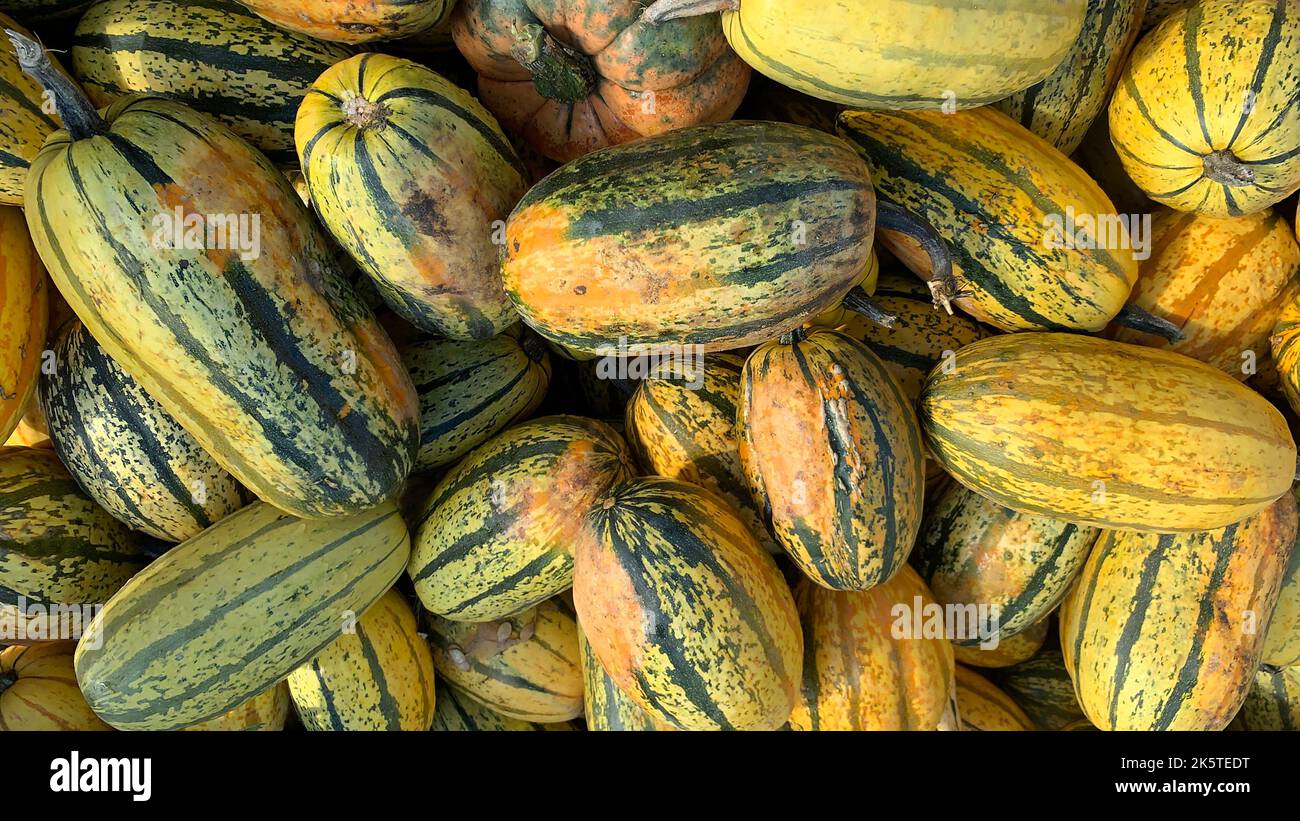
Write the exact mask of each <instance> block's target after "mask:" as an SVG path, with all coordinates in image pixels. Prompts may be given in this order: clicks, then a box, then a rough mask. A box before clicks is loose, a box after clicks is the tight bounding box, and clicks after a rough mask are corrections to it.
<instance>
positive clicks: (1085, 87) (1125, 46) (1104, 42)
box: [994, 0, 1147, 154]
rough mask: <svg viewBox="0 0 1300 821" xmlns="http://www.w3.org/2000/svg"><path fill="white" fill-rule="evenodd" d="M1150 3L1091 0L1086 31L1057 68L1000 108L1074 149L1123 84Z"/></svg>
mask: <svg viewBox="0 0 1300 821" xmlns="http://www.w3.org/2000/svg"><path fill="white" fill-rule="evenodd" d="M1146 5H1147V0H1088V10H1087V12H1086V13H1085V15H1084V18H1083V30H1082V31H1081V32H1079V36H1078V38H1076V39H1075V41H1074V45H1072V46H1071V47H1070V51H1069V53H1068V54H1066V56H1065V59H1064V60H1062V61H1061V63H1060V65H1058V66H1057V67H1056V70H1055V71H1053V72H1052V73H1051V74H1050V75H1048V77H1047V78H1046V79H1044V80H1042V81H1041V82H1039V83H1036V84H1034V85H1032V86H1030V87H1029V88H1026V89H1025V90H1024V91H1020V92H1017V93H1016V94H1013V95H1011V96H1010V97H1007V98H1006V99H1005V100H1002V101H1001V102H998V103H995V104H994V106H995V107H996V108H998V109H1001V110H1002V111H1004V112H1006V113H1007V114H1008V115H1010V116H1011V117H1012V118H1013V119H1015V120H1016V121H1017V122H1019V123H1020V124H1021V125H1023V126H1024V127H1025V128H1028V129H1029V130H1030V131H1032V132H1034V133H1035V134H1037V135H1038V136H1040V137H1042V138H1043V139H1044V140H1046V141H1047V142H1049V143H1051V144H1052V145H1053V146H1055V147H1056V148H1058V149H1060V151H1061V153H1063V154H1072V153H1074V149H1076V148H1078V147H1079V143H1081V142H1082V141H1083V135H1084V134H1085V133H1087V131H1088V126H1090V125H1092V121H1093V120H1095V119H1096V118H1097V115H1098V114H1100V113H1102V111H1104V110H1105V108H1106V103H1107V102H1108V101H1109V100H1110V95H1111V92H1112V91H1114V90H1115V84H1116V83H1118V82H1119V75H1120V71H1122V70H1123V68H1124V62H1125V61H1126V60H1127V59H1128V54H1129V50H1130V49H1132V48H1133V43H1134V42H1135V41H1136V40H1137V36H1138V27H1139V26H1140V25H1141V24H1142V13H1143V11H1144V10H1145V8H1146Z"/></svg>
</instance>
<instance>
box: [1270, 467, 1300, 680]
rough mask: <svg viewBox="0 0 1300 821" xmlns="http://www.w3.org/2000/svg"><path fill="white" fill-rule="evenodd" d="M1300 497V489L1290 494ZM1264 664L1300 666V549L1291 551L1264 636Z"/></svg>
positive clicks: (1297, 488)
mask: <svg viewBox="0 0 1300 821" xmlns="http://www.w3.org/2000/svg"><path fill="white" fill-rule="evenodd" d="M1298 493H1300V485H1297V486H1296V488H1293V489H1292V491H1291V494H1292V495H1293V496H1296V495H1297V494H1298ZM1261 658H1262V660H1263V662H1264V663H1265V664H1271V665H1274V666H1275V667H1292V666H1295V665H1300V548H1296V547H1293V548H1292V549H1291V558H1290V560H1289V561H1288V562H1287V565H1286V570H1285V571H1284V572H1283V574H1282V589H1281V591H1279V592H1278V595H1277V605H1276V606H1275V607H1274V608H1273V618H1272V619H1270V620H1269V623H1268V633H1267V634H1265V636H1264V652H1263V655H1262V656H1261Z"/></svg>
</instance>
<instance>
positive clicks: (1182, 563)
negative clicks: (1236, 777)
mask: <svg viewBox="0 0 1300 821" xmlns="http://www.w3.org/2000/svg"><path fill="white" fill-rule="evenodd" d="M1295 537H1296V503H1295V500H1294V499H1293V498H1292V497H1291V494H1289V493H1288V494H1287V495H1286V496H1284V497H1283V498H1282V499H1280V500H1278V502H1277V503H1276V504H1274V505H1272V506H1271V507H1269V508H1268V509H1266V510H1264V511H1263V512H1261V513H1259V514H1256V515H1255V516H1252V517H1250V518H1249V519H1247V520H1246V521H1244V522H1241V523H1240V524H1233V525H1229V526H1228V527H1226V528H1220V529H1217V530H1210V531H1203V532H1199V533H1185V534H1145V533H1137V532H1133V531H1108V532H1107V533H1105V534H1103V535H1102V537H1101V538H1100V539H1099V540H1098V541H1097V546H1096V547H1095V548H1094V549H1093V552H1092V555H1091V556H1089V557H1088V563H1087V565H1086V566H1085V567H1084V570H1083V574H1082V575H1081V576H1080V577H1079V582H1078V584H1077V585H1076V586H1075V588H1074V590H1073V591H1072V592H1071V593H1070V595H1069V596H1068V597H1067V598H1066V600H1065V602H1064V603H1063V604H1062V605H1061V614H1060V616H1061V649H1062V651H1063V653H1064V656H1065V664H1066V667H1067V669H1069V671H1070V677H1071V678H1072V679H1073V680H1074V687H1075V691H1076V693H1077V694H1078V696H1079V703H1080V704H1081V705H1083V710H1084V713H1085V714H1086V715H1087V717H1088V719H1089V720H1091V721H1092V723H1093V724H1095V725H1097V726H1098V727H1100V728H1101V729H1103V730H1221V729H1223V728H1224V727H1225V726H1227V724H1228V722H1229V721H1231V720H1232V717H1233V716H1234V715H1236V713H1237V710H1238V709H1239V708H1240V707H1241V703H1242V701H1243V700H1244V699H1245V697H1246V692H1247V690H1248V689H1249V688H1250V677H1251V675H1252V674H1253V672H1254V670H1255V669H1256V668H1257V667H1258V666H1259V660H1260V654H1261V652H1262V650H1263V644H1264V631H1265V629H1267V627H1268V620H1269V616H1270V614H1271V613H1272V610H1273V606H1274V604H1275V602H1276V601H1277V596H1278V588H1279V587H1280V585H1281V581H1282V574H1283V570H1284V568H1285V565H1286V560H1287V556H1288V554H1289V552H1290V550H1291V547H1292V545H1293V543H1294V541H1295Z"/></svg>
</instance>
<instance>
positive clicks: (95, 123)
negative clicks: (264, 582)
mask: <svg viewBox="0 0 1300 821" xmlns="http://www.w3.org/2000/svg"><path fill="white" fill-rule="evenodd" d="M23 53H24V57H23V59H24V61H25V63H26V64H27V65H28V66H29V67H31V70H32V71H33V72H35V73H37V74H38V75H39V76H40V78H41V81H42V82H43V83H45V84H46V85H48V86H49V87H50V88H52V89H53V90H54V97H55V100H56V103H57V104H58V106H59V108H60V111H61V112H62V113H63V118H64V121H65V122H68V123H69V129H70V130H69V131H65V132H62V133H60V134H59V135H57V136H54V137H51V139H50V140H49V141H48V142H47V143H46V145H45V148H44V149H42V151H41V154H40V156H39V157H37V159H36V161H35V162H34V163H33V165H32V169H31V173H30V175H29V177H28V180H29V183H30V184H29V185H28V187H27V196H26V207H25V209H24V210H25V213H26V216H27V223H28V226H29V228H30V229H31V231H32V237H33V239H34V240H35V243H36V248H37V250H38V251H39V252H40V255H41V259H42V260H44V262H45V264H46V267H47V268H49V270H50V275H51V277H52V278H53V279H54V282H55V284H56V285H57V286H58V288H59V290H60V291H61V292H62V293H63V295H64V296H65V297H66V298H67V300H68V302H69V304H71V306H72V308H73V310H74V311H76V313H77V316H79V317H80V318H81V320H82V321H83V322H84V323H85V324H86V327H87V329H88V330H89V331H90V333H91V335H93V336H94V337H95V339H96V340H97V341H98V342H99V343H100V344H101V345H102V346H103V347H104V349H105V351H106V352H107V353H108V354H109V356H111V357H112V358H113V359H114V360H115V361H116V362H117V363H118V364H119V365H121V366H122V369H123V370H124V371H126V372H127V373H129V374H130V375H131V376H132V377H133V378H134V379H135V380H136V381H137V382H139V383H140V385H141V387H143V388H144V389H145V391H146V392H147V393H148V394H149V395H150V396H152V397H153V398H154V399H155V400H157V401H158V403H159V404H160V405H161V406H162V407H163V409H164V410H166V411H167V413H168V414H170V415H171V416H172V417H173V418H175V419H176V421H177V422H179V423H180V424H181V426H182V427H184V428H185V429H186V430H188V431H189V432H190V433H191V434H193V436H194V438H195V439H197V440H198V442H199V444H201V445H202V446H203V448H204V449H205V450H207V451H208V452H209V453H211V454H212V455H213V456H214V457H215V458H216V460H217V461H218V463H220V464H221V465H222V466H223V467H224V468H226V469H227V470H228V471H230V473H231V474H232V475H234V476H235V477H236V478H237V479H239V481H240V482H241V483H242V484H244V485H245V486H246V487H247V488H248V489H249V490H251V491H252V492H254V493H255V494H257V495H258V496H259V497H260V498H262V499H263V500H265V501H268V502H271V503H273V504H275V505H276V506H277V507H279V508H281V509H283V510H285V511H288V512H291V513H293V514H295V515H298V516H307V517H322V516H346V515H350V514H354V513H356V512H358V511H361V510H365V509H367V508H370V507H373V506H375V505H377V504H379V503H380V502H382V501H384V500H385V499H388V498H390V497H391V496H392V495H393V494H395V493H396V491H397V489H398V487H399V486H400V484H401V482H402V480H403V479H404V478H405V476H406V474H407V472H408V471H409V470H410V467H411V462H412V459H413V456H414V453H415V449H416V446H417V444H418V440H419V429H418V424H417V403H416V398H415V391H414V390H413V389H412V387H411V382H410V378H409V377H408V376H407V374H406V370H405V369H404V368H403V367H402V364H401V361H400V360H399V359H398V356H397V351H396V350H394V348H393V346H392V343H391V342H390V341H389V339H388V337H387V336H386V335H385V334H384V332H383V331H382V330H381V329H380V328H379V326H378V325H377V324H376V322H375V320H374V318H373V316H372V315H371V314H370V312H369V310H368V309H367V308H366V307H365V306H364V305H362V304H361V303H360V302H359V301H358V300H357V298H356V296H355V294H354V293H353V291H352V289H351V287H350V286H349V285H348V284H347V282H346V281H345V280H344V279H343V278H342V276H341V275H340V273H339V271H338V270H337V268H336V265H335V262H334V260H333V256H332V252H331V250H330V247H329V245H328V242H327V240H326V239H325V237H324V236H323V234H321V232H320V230H319V229H318V228H317V227H316V226H315V223H314V221H313V220H312V217H311V215H310V213H309V212H308V211H307V210H306V208H305V206H303V204H302V201H301V200H300V199H299V198H298V195H297V194H295V193H294V191H293V189H292V188H291V187H290V186H289V183H288V181H287V180H286V179H285V178H284V175H283V174H281V173H280V172H279V171H277V170H276V169H275V168H274V167H273V166H271V164H270V163H269V162H268V161H267V160H266V158H265V157H264V156H263V155H262V154H261V153H259V152H258V151H256V150H255V149H253V148H252V147H251V146H249V145H248V144H247V143H245V142H244V141H243V140H242V139H240V138H239V137H238V136H236V135H235V134H234V133H233V132H231V131H230V130H229V129H227V128H225V127H224V126H222V125H220V124H219V123H217V122H216V121H215V120H213V119H211V118H210V117H208V116H207V115H204V114H201V113H198V112H196V111H193V110H191V109H189V108H186V107H185V106H183V105H182V104H180V103H177V102H175V101H172V100H164V99H160V98H153V97H130V98H125V99H123V100H120V101H118V102H117V103H114V104H113V105H112V106H111V107H109V108H108V109H107V111H106V112H105V114H104V117H103V118H101V117H100V116H99V115H98V114H97V113H96V112H95V110H94V109H93V108H92V107H91V106H90V104H89V102H88V101H87V100H86V99H85V98H84V97H83V96H81V93H80V91H79V90H77V89H76V88H75V87H73V86H72V85H71V83H69V82H68V81H67V80H66V79H65V78H63V77H62V76H61V75H59V74H57V73H55V72H53V71H52V70H51V69H50V67H49V63H48V62H47V61H46V60H45V58H44V54H43V53H42V52H41V50H40V47H39V46H38V45H37V44H35V43H34V42H31V41H25V44H24V45H23ZM179 215H183V216H179ZM255 218H256V220H255ZM239 226H242V228H241V227H239ZM235 236H238V237H239V239H238V240H236V241H232V239H233V238H234V237H235ZM210 238H211V240H212V241H209V240H210ZM178 240H179V242H178ZM245 240H248V241H247V242H246V241H245ZM246 257H247V258H246Z"/></svg>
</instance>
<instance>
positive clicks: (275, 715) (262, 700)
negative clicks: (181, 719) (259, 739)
mask: <svg viewBox="0 0 1300 821" xmlns="http://www.w3.org/2000/svg"><path fill="white" fill-rule="evenodd" d="M292 707H293V699H292V698H290V696H289V682H288V681H282V682H280V683H279V684H276V685H273V686H272V687H269V688H268V689H266V690H263V691H262V692H261V693H260V694H258V695H255V696H253V697H252V698H250V699H249V700H248V701H245V702H244V703H243V704H241V705H239V706H238V707H236V708H235V709H233V710H231V711H230V712H228V713H226V714H224V715H221V716H218V717H216V718H214V719H210V720H208V721H203V722H200V723H198V724H194V725H192V726H189V727H185V728H183V729H184V730H186V731H190V730H194V731H199V732H277V731H279V730H283V729H284V725H285V722H286V721H288V719H289V710H290V709H291V708H292Z"/></svg>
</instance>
